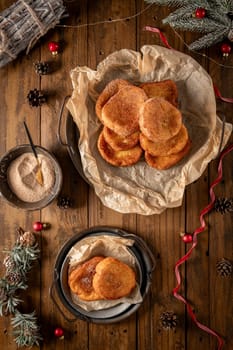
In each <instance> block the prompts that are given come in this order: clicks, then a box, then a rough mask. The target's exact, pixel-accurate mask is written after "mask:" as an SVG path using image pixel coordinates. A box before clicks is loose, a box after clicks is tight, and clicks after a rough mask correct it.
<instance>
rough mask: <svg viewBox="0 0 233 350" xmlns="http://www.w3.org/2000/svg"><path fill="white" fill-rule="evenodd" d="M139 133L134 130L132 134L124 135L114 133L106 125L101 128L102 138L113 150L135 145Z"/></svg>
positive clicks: (125, 148)
mask: <svg viewBox="0 0 233 350" xmlns="http://www.w3.org/2000/svg"><path fill="white" fill-rule="evenodd" d="M139 134H140V133H139V131H136V132H134V133H133V134H131V135H129V136H125V137H124V136H121V135H118V134H116V133H115V132H114V131H112V130H111V129H109V128H107V127H106V126H104V128H103V135H104V138H105V140H106V142H107V143H108V144H109V146H111V147H112V149H113V150H114V151H123V150H127V149H129V148H132V147H134V146H136V145H137V144H138V142H139Z"/></svg>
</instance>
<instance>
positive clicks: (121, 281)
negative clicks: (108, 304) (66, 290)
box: [68, 256, 136, 301]
mask: <svg viewBox="0 0 233 350" xmlns="http://www.w3.org/2000/svg"><path fill="white" fill-rule="evenodd" d="M68 284H69V287H70V289H71V291H72V292H73V293H74V294H76V295H77V296H78V297H79V298H80V299H81V300H84V301H94V300H115V299H119V298H122V297H125V296H128V295H129V294H130V293H131V292H132V290H133V289H134V288H135V287H136V275H135V272H134V270H133V269H132V267H130V266H129V265H127V264H125V263H123V262H122V261H120V260H118V259H116V258H113V257H104V256H94V257H92V258H90V259H88V260H87V261H85V262H84V263H81V264H80V265H78V266H77V267H76V268H75V269H74V270H72V271H71V272H70V273H69V276H68Z"/></svg>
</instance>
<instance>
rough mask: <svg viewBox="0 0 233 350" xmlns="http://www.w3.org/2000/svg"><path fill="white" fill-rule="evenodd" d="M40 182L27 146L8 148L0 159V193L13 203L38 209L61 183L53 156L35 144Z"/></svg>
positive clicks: (58, 189) (57, 192)
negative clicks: (41, 176) (41, 179)
mask: <svg viewBox="0 0 233 350" xmlns="http://www.w3.org/2000/svg"><path fill="white" fill-rule="evenodd" d="M36 152H37V154H38V159H39V162H40V165H41V171H42V175H43V184H40V183H38V181H37V180H36V170H37V169H38V165H37V161H36V158H35V156H34V155H33V153H32V149H31V146H30V145H20V146H17V147H15V148H12V149H11V150H9V151H8V152H7V153H6V154H5V155H4V156H3V157H2V158H1V159H0V193H1V195H2V196H3V198H4V199H5V200H6V201H7V202H8V203H9V204H11V205H12V206H15V207H17V208H21V209H25V210H38V209H42V208H44V207H46V206H47V205H48V204H50V203H51V202H52V201H53V200H54V199H55V198H56V197H57V196H58V194H59V192H60V190H61V186H62V171H61V167H60V165H59V163H58V161H57V159H56V158H55V157H54V155H53V154H52V153H51V152H49V151H48V150H46V149H45V148H43V147H40V146H36Z"/></svg>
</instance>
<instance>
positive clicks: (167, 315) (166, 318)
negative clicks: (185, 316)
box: [160, 311, 178, 330]
mask: <svg viewBox="0 0 233 350" xmlns="http://www.w3.org/2000/svg"><path fill="white" fill-rule="evenodd" d="M160 322H161V325H162V327H163V328H164V329H166V330H168V329H175V328H176V326H177V324H178V317H177V315H176V314H175V313H174V312H172V311H165V312H163V313H162V314H161V315H160Z"/></svg>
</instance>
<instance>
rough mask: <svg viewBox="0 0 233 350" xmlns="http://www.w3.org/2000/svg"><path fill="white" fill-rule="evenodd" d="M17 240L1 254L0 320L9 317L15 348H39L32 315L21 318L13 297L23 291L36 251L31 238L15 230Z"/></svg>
mask: <svg viewBox="0 0 233 350" xmlns="http://www.w3.org/2000/svg"><path fill="white" fill-rule="evenodd" d="M17 235H18V237H17V240H16V242H15V244H14V246H13V247H12V249H11V250H5V253H6V254H7V255H6V257H5V259H4V260H3V265H4V267H5V275H4V276H3V277H2V278H0V316H8V315H11V316H12V319H11V323H12V326H13V329H14V331H13V334H14V336H15V342H16V344H17V346H19V347H21V346H30V347H31V346H33V345H39V341H40V340H42V338H41V336H40V334H39V327H38V325H37V319H36V317H35V312H33V313H32V314H22V313H20V311H19V310H18V306H19V304H20V303H21V302H22V300H21V299H20V298H19V297H18V296H17V293H18V292H19V291H20V290H25V289H27V287H28V285H27V273H28V272H29V271H30V270H31V268H32V264H33V262H34V261H35V260H37V259H38V257H39V253H40V250H39V247H38V243H37V241H36V238H35V235H34V234H33V233H31V232H24V231H23V229H22V228H21V227H20V228H18V229H17Z"/></svg>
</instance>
